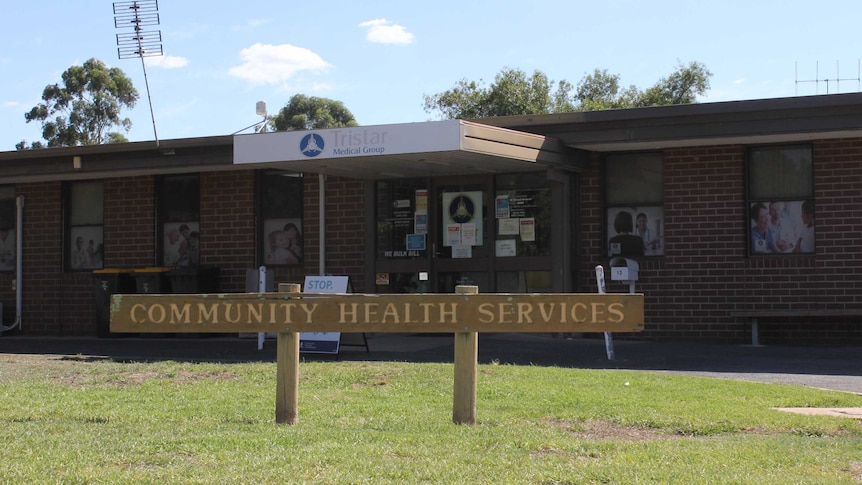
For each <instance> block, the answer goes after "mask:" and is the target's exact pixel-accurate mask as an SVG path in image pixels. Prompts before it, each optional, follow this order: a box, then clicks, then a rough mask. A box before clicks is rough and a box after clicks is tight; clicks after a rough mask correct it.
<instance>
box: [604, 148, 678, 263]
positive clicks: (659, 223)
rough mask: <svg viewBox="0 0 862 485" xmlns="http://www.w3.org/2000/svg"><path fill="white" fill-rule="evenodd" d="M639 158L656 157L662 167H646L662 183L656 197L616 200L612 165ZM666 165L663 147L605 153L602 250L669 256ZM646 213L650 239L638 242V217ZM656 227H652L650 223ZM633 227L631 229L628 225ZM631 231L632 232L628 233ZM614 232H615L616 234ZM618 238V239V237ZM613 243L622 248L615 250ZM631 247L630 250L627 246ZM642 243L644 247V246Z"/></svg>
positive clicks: (633, 255)
mask: <svg viewBox="0 0 862 485" xmlns="http://www.w3.org/2000/svg"><path fill="white" fill-rule="evenodd" d="M639 158H655V160H653V163H656V164H657V169H658V170H651V171H646V170H645V171H644V173H647V172H651V173H655V174H657V175H658V180H657V181H656V183H657V184H658V187H657V188H654V189H655V190H652V192H653V193H654V194H655V195H654V198H650V197H649V196H644V197H643V198H635V199H625V200H613V198H612V197H611V190H610V189H609V187H610V183H611V182H610V180H609V179H610V177H611V169H610V166H611V165H612V164H615V163H622V162H626V163H631V162H633V161H635V162H636V161H637V159H639ZM664 165H665V157H664V152H663V151H655V150H649V151H632V152H615V153H607V154H604V155H603V156H602V174H601V186H602V196H603V197H602V208H603V210H602V221H603V224H602V236H603V237H602V242H603V243H602V244H603V249H602V254H603V255H604V256H605V257H608V258H614V257H627V258H662V257H664V256H665V243H664V234H665V226H664V222H665V219H666V218H665V214H664ZM638 179H639V180H643V181H648V180H649V179H650V177H646V176H641V177H638ZM642 216H645V222H646V231H645V237H647V238H648V240H647V241H646V242H644V241H643V236H642V237H641V242H640V244H634V243H632V242H631V241H635V239H634V238H631V237H630V236H632V235H635V234H636V232H637V224H638V221H639V220H640V219H641V218H642ZM650 224H653V225H654V227H652V228H650V227H649V225H650ZM629 226H630V227H631V231H628V230H627V229H628V228H629ZM626 232H631V234H625V233H626ZM612 234H613V236H612ZM615 239H616V240H615ZM613 244H619V246H617V248H618V250H619V252H615V251H613V250H612V247H613V246H612V245H613ZM624 246H625V247H628V248H629V250H628V251H626V250H624V249H623V247H624ZM640 247H643V249H642V250H641V249H640Z"/></svg>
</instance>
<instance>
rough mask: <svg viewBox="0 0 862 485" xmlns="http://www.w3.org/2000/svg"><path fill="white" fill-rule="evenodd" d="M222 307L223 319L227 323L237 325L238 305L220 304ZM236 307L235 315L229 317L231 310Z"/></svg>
mask: <svg viewBox="0 0 862 485" xmlns="http://www.w3.org/2000/svg"><path fill="white" fill-rule="evenodd" d="M222 305H223V306H224V319H225V321H226V322H227V323H239V316H240V315H239V305H234V304H233V303H222ZM234 307H236V312H235V313H236V315H235V316H232V315H231V309H232V308H234Z"/></svg>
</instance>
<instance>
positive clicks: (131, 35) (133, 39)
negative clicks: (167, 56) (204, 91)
mask: <svg viewBox="0 0 862 485" xmlns="http://www.w3.org/2000/svg"><path fill="white" fill-rule="evenodd" d="M152 25H159V2H158V0H138V1H132V2H114V27H116V28H118V29H128V28H131V29H133V30H134V31H133V32H124V33H121V34H117V54H118V55H119V57H120V59H130V58H132V57H139V58H140V59H141V67H142V68H143V69H144V84H145V85H146V87H147V100H148V101H149V103H150V117H151V118H152V120H153V136H155V138H156V148H157V149H158V148H159V134H158V132H157V131H156V115H155V113H154V112H153V98H152V97H151V96H150V82H149V80H148V79H147V65H146V64H145V63H144V57H154V56H161V55H164V51H163V50H162V31H161V30H153V31H144V30H143V27H146V26H152Z"/></svg>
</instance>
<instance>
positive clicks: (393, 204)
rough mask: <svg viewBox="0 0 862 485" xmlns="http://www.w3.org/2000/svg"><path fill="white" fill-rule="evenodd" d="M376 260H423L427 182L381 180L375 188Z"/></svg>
mask: <svg viewBox="0 0 862 485" xmlns="http://www.w3.org/2000/svg"><path fill="white" fill-rule="evenodd" d="M375 196H376V198H377V200H376V203H375V207H376V215H375V219H376V224H377V231H376V251H377V257H378V258H389V259H415V258H425V257H426V256H427V254H428V253H427V251H428V224H429V221H428V203H429V202H428V181H427V180H425V179H401V180H381V181H378V182H377V184H376V195H375Z"/></svg>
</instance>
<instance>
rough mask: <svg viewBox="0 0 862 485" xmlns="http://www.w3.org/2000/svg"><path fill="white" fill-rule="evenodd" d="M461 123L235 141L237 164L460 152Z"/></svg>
mask: <svg viewBox="0 0 862 485" xmlns="http://www.w3.org/2000/svg"><path fill="white" fill-rule="evenodd" d="M460 146H461V121H459V120H446V121H437V122H429V123H406V124H397V125H378V126H357V127H350V128H331V129H327V130H313V131H282V132H276V133H260V134H251V135H238V136H235V137H234V163H235V164H244V163H266V162H286V161H307V160H323V159H332V158H349V157H362V156H373V155H395V154H407V153H426V152H439V151H451V150H458V149H460Z"/></svg>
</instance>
